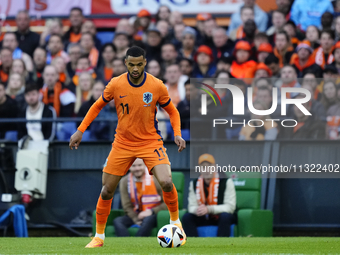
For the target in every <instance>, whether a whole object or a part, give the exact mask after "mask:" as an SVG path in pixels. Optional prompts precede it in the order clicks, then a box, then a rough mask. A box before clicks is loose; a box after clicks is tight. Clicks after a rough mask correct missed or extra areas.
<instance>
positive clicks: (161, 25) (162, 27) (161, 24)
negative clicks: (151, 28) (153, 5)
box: [156, 20, 170, 42]
mask: <svg viewBox="0 0 340 255" xmlns="http://www.w3.org/2000/svg"><path fill="white" fill-rule="evenodd" d="M156 28H157V29H158V30H159V32H161V35H162V39H163V40H164V41H165V42H167V41H169V40H170V34H169V32H170V25H169V22H167V21H165V20H160V21H158V22H157V23H156Z"/></svg>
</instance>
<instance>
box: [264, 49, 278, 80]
mask: <svg viewBox="0 0 340 255" xmlns="http://www.w3.org/2000/svg"><path fill="white" fill-rule="evenodd" d="M264 63H265V64H266V66H268V67H269V68H270V70H271V71H272V76H273V77H275V78H279V77H280V75H281V74H280V70H281V68H280V60H279V58H278V57H276V56H275V55H274V54H269V55H268V57H266V59H265V60H264Z"/></svg>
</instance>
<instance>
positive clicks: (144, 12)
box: [137, 9, 151, 18]
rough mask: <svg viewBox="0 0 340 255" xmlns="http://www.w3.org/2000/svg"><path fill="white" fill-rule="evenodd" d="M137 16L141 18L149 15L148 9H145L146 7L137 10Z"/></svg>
mask: <svg viewBox="0 0 340 255" xmlns="http://www.w3.org/2000/svg"><path fill="white" fill-rule="evenodd" d="M137 17H138V18H142V17H151V13H150V12H149V11H148V10H146V9H142V10H140V11H139V12H138V14H137Z"/></svg>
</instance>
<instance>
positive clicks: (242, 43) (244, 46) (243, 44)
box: [235, 41, 251, 51]
mask: <svg viewBox="0 0 340 255" xmlns="http://www.w3.org/2000/svg"><path fill="white" fill-rule="evenodd" d="M237 50H246V51H251V47H250V44H249V43H248V42H246V41H238V42H237V43H236V45H235V51H237Z"/></svg>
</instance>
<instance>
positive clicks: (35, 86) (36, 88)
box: [25, 82, 39, 94]
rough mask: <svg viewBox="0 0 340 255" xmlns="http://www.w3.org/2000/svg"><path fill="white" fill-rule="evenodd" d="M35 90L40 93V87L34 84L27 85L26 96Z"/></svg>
mask: <svg viewBox="0 0 340 255" xmlns="http://www.w3.org/2000/svg"><path fill="white" fill-rule="evenodd" d="M34 90H36V91H38V92H39V87H38V85H37V84H35V83H33V82H32V83H28V84H26V86H25V94H27V93H28V92H31V91H34Z"/></svg>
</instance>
